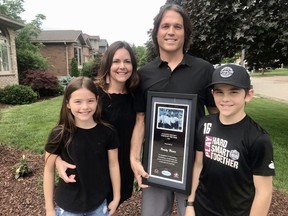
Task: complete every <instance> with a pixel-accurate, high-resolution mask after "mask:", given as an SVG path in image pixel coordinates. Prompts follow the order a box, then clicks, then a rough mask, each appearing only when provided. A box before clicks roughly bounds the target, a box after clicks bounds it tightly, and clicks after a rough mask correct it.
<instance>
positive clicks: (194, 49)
mask: <svg viewBox="0 0 288 216" xmlns="http://www.w3.org/2000/svg"><path fill="white" fill-rule="evenodd" d="M182 4H183V6H184V8H185V9H186V10H187V11H188V12H189V14H190V17H191V20H192V22H193V44H192V45H191V47H190V49H189V53H192V54H193V55H196V56H199V57H202V58H204V59H207V60H209V61H210V62H211V63H214V64H216V63H219V62H221V59H222V58H223V57H233V56H234V55H235V53H237V52H240V51H241V50H242V49H245V53H246V58H245V59H246V60H247V61H248V64H250V66H253V65H257V66H258V67H260V66H261V67H266V66H271V64H273V63H274V62H275V61H277V63H284V64H285V63H287V62H288V50H287V47H288V40H287V38H288V32H287V29H288V2H287V1H286V0H269V1H258V0H257V1H255V0H231V1H206V0H199V1H184V3H182Z"/></svg>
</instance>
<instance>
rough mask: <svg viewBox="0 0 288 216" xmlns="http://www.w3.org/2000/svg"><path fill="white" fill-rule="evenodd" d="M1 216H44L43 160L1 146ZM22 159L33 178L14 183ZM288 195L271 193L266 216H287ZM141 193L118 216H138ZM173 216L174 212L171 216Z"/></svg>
mask: <svg viewBox="0 0 288 216" xmlns="http://www.w3.org/2000/svg"><path fill="white" fill-rule="evenodd" d="M0 155H1V157H0V191H1V192H0V206H1V208H0V216H11V215H13V216H14V215H20V216H26V215H27V216H28V215H29V216H31V215H33V216H35V215H39V216H43V215H45V210H44V198H43V192H42V175H43V165H44V163H43V162H44V156H43V155H39V154H35V153H31V152H29V151H23V150H17V149H15V148H12V147H8V146H6V145H4V144H0ZM22 155H25V156H26V158H27V159H28V165H29V167H30V168H32V169H33V172H32V174H30V175H29V176H27V177H24V178H20V179H19V180H16V179H15V178H14V172H13V170H14V169H13V167H14V165H15V164H17V163H18V162H19V161H20V160H21V158H22ZM287 204H288V193H284V192H281V191H278V190H274V192H273V198H272V204H271V208H270V212H269V216H287V215H288V205H287ZM140 212H141V191H138V192H135V193H134V194H133V196H132V197H131V198H130V199H129V200H127V201H126V202H124V203H123V204H122V205H121V206H120V208H119V209H118V215H120V216H122V215H123V216H124V215H127V216H140ZM172 215H173V216H176V213H175V210H174V212H173V213H172Z"/></svg>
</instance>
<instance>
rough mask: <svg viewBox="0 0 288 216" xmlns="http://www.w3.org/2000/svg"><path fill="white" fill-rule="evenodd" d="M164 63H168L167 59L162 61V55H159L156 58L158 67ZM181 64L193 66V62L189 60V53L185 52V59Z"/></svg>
mask: <svg viewBox="0 0 288 216" xmlns="http://www.w3.org/2000/svg"><path fill="white" fill-rule="evenodd" d="M163 63H166V64H167V62H166V61H162V60H161V59H160V57H159V56H158V57H157V59H156V64H157V65H158V67H160V66H161V64H163ZM179 65H188V66H189V67H191V66H192V62H191V61H189V54H187V53H184V56H183V59H182V61H181V62H180V64H179Z"/></svg>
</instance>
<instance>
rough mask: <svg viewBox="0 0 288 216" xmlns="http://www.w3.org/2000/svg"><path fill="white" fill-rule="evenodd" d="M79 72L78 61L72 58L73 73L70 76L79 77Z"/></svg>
mask: <svg viewBox="0 0 288 216" xmlns="http://www.w3.org/2000/svg"><path fill="white" fill-rule="evenodd" d="M79 74H80V73H79V70H78V64H77V61H76V58H72V61H71V73H70V75H71V76H72V77H78V76H79Z"/></svg>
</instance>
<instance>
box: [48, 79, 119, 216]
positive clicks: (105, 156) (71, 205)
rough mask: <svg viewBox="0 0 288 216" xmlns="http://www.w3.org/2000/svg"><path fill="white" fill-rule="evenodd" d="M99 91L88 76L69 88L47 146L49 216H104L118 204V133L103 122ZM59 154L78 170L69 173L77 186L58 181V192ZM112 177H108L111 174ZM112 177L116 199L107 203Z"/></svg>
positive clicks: (72, 82) (110, 212)
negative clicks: (56, 173) (56, 161)
mask: <svg viewBox="0 0 288 216" xmlns="http://www.w3.org/2000/svg"><path fill="white" fill-rule="evenodd" d="M98 94H99V93H98V89H97V88H96V86H95V84H94V83H93V81H92V80H91V79H90V78H87V77H78V78H75V79H73V80H72V81H71V82H70V83H69V85H68V86H67V88H66V90H65V93H64V98H63V102H62V108H61V112H60V120H59V123H58V125H57V126H56V127H55V128H53V129H52V131H51V133H50V136H49V138H48V142H47V144H46V146H45V151H46V153H45V168H44V180H43V188H44V197H45V208H46V215H47V216H48V215H49V216H50V215H53V216H54V215H69V216H80V215H90V216H106V215H109V214H111V215H112V214H113V213H114V212H115V210H116V208H117V206H118V204H119V200H120V171H119V163H118V145H119V141H118V134H117V133H116V131H115V130H114V129H113V128H112V127H109V125H108V124H105V123H104V122H103V121H102V120H101V118H100V113H101V100H98V97H99V96H98ZM58 156H61V158H62V159H63V160H64V161H66V162H69V163H72V164H75V165H76V169H68V170H67V172H68V173H69V175H73V176H75V179H76V182H75V183H73V184H71V183H65V182H64V181H63V180H62V179H59V184H58V186H57V187H56V191H55V202H56V211H55V208H54V202H53V195H54V173H55V160H56V158H57V157H58ZM109 173H110V176H109ZM109 179H111V182H112V189H113V200H112V201H111V202H110V203H109V204H108V208H107V204H106V197H107V194H108V192H109V184H107V182H109V181H110V180H109Z"/></svg>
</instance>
